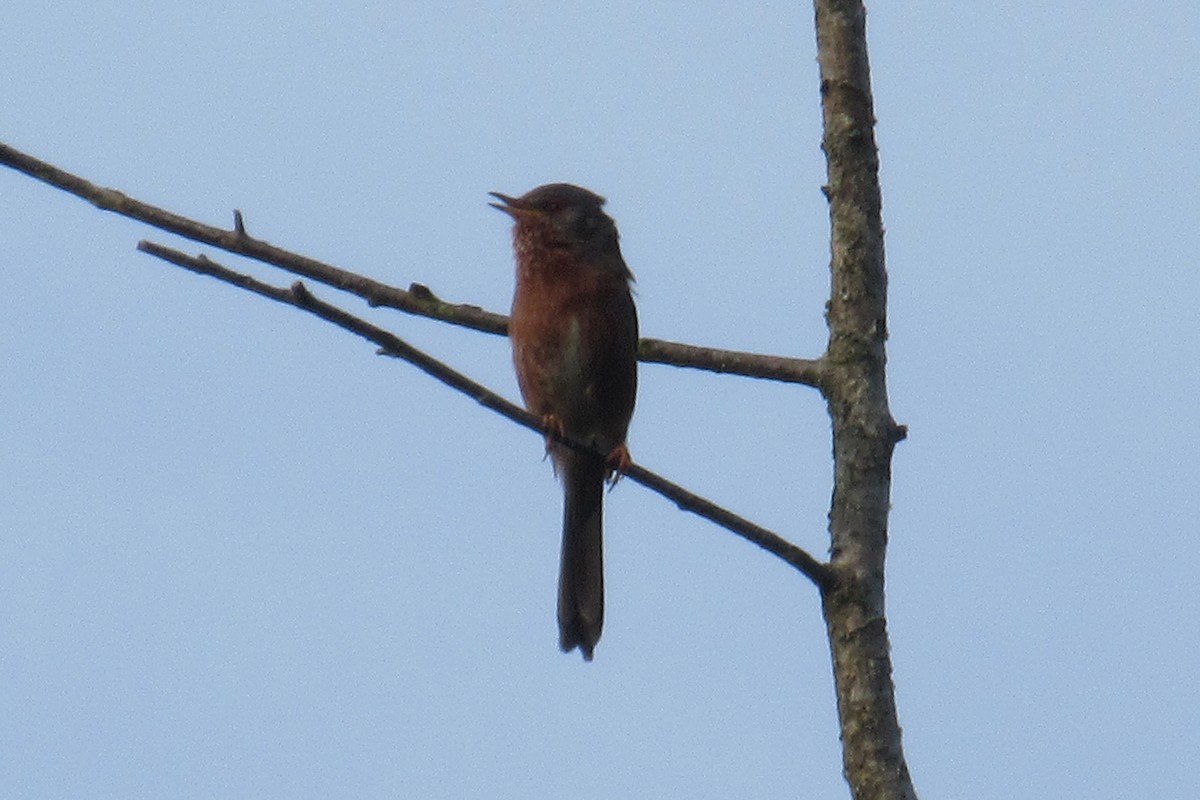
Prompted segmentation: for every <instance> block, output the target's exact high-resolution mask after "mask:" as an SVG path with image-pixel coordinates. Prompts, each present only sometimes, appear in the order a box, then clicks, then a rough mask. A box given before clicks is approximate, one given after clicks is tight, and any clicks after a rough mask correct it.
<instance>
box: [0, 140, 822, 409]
mask: <svg viewBox="0 0 1200 800" xmlns="http://www.w3.org/2000/svg"><path fill="white" fill-rule="evenodd" d="M0 164H3V165H5V166H8V167H11V168H12V169H14V170H16V171H18V172H22V173H24V174H26V175H29V176H31V177H34V178H37V179H38V180H40V181H43V182H45V183H48V184H50V185H51V186H54V187H57V188H59V189H62V190H63V191H65V192H69V193H71V194H73V195H76V196H77V197H81V198H83V199H84V200H87V201H88V202H90V203H92V204H93V205H95V206H96V207H98V208H101V209H104V210H105V211H111V212H113V213H115V214H120V215H121V216H124V217H129V218H130V219H136V220H138V221H139V222H144V223H146V224H147V225H151V226H153V227H155V228H159V229H161V230H164V231H169V232H170V233H175V234H178V235H180V236H182V237H184V238H186V239H191V240H192V241H194V242H201V243H203V244H208V245H212V246H213V247H217V248H219V249H221V250H225V251H226V252H229V253H235V254H237V255H241V256H246V257H247V258H253V259H255V260H257V261H261V262H263V263H266V264H270V265H272V266H275V267H279V268H280V269H282V270H286V271H287V272H291V273H293V274H295V275H300V276H302V277H305V278H309V279H311V280H314V281H317V282H318V283H323V284H325V285H326V286H332V287H333V288H335V289H341V290H342V291H346V292H349V293H351V294H354V295H357V296H359V297H361V298H362V299H364V300H366V301H367V303H369V304H370V305H372V306H385V307H387V308H395V309H397V310H399V311H404V312H406V313H409V314H416V315H419V316H423V317H430V318H432V319H437V320H441V321H442V322H448V323H450V324H452V325H461V326H463V327H466V328H472V329H474V330H478V331H483V332H485V333H492V334H498V335H506V334H507V333H508V317H506V316H505V315H503V314H497V313H495V312H493V311H486V310H484V309H482V308H480V307H479V306H475V305H470V304H463V303H449V302H446V301H445V300H442V299H441V298H439V297H438V296H437V295H435V294H434V293H433V292H432V291H430V289H429V288H428V287H426V286H423V285H422V284H419V283H414V284H412V285H411V286H409V288H408V290H407V291H405V290H404V289H400V288H398V287H396V286H389V285H388V284H386V283H381V282H379V281H375V280H372V279H370V278H367V277H365V276H363V275H359V274H357V273H354V272H350V271H348V270H345V269H341V268H340V267H335V266H333V265H332V264H327V263H324V262H322V261H317V260H316V259H314V258H309V257H307V256H303V255H300V254H299V253H293V252H291V251H289V250H284V249H283V248H281V247H276V246H275V245H273V244H270V243H268V242H265V241H263V240H261V239H255V238H254V237H252V236H249V235H248V234H247V233H246V225H245V221H244V219H243V216H242V212H241V211H235V212H234V227H233V229H232V230H223V229H221V228H216V227H213V226H211V225H205V224H203V223H201V222H197V221H195V220H192V219H188V218H187V217H183V216H180V215H179V214H174V213H172V212H170V211H167V210H165V209H162V208H159V207H157V206H153V205H150V204H149V203H144V202H142V201H141V200H136V199H134V198H132V197H129V196H128V195H125V194H123V193H122V192H119V191H117V190H115V189H107V188H105V187H102V186H97V185H95V184H93V183H91V182H89V181H86V180H84V179H83V178H81V177H79V176H78V175H73V174H71V173H70V172H67V171H65V170H63V169H59V168H58V167H56V166H54V165H52V164H48V163H46V162H44V161H40V160H39V159H36V158H34V157H33V156H30V155H27V154H25V153H22V152H20V151H18V150H15V149H14V148H12V147H9V146H8V145H6V144H3V143H0ZM638 353H639V358H641V359H642V360H643V361H647V362H653V363H660V364H671V365H674V366H677V367H691V368H693V369H703V370H707V371H709V372H719V373H728V374H733V375H744V376H747V377H751V378H764V379H768V380H776V381H783V382H786V383H799V384H804V385H806V386H814V387H815V386H819V385H820V381H821V375H822V372H823V366H824V364H823V362H822V360H820V359H803V358H790V357H787V356H772V355H760V354H757V353H746V352H739V351H735V350H721V349H717V348H711V347H698V346H695V345H686V344H679V343H677V342H669V341H664V340H660V339H643V340H642V341H641V343H640V345H639V348H638Z"/></svg>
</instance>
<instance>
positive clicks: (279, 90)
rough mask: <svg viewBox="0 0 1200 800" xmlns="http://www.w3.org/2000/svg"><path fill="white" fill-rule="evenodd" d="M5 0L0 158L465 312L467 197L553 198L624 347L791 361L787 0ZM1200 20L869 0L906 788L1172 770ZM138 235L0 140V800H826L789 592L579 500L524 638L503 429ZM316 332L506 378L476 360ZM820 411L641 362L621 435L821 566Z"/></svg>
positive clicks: (625, 504) (713, 538)
mask: <svg viewBox="0 0 1200 800" xmlns="http://www.w3.org/2000/svg"><path fill="white" fill-rule="evenodd" d="M12 5H13V7H12V8H10V9H8V10H7V14H6V17H7V22H8V29H9V30H10V31H11V32H12V33H11V35H10V36H9V37H6V38H7V39H8V41H7V42H6V46H5V47H4V49H3V50H2V51H0V71H2V72H3V74H4V75H6V76H7V80H6V81H5V82H4V84H3V86H2V87H0V107H3V108H4V109H5V110H6V113H4V114H3V115H0V120H2V124H0V140H3V141H5V142H6V143H8V144H10V145H12V146H14V147H17V148H19V149H23V150H26V151H27V152H30V153H32V154H34V155H37V156H39V157H41V158H44V159H46V160H49V161H51V162H53V163H55V164H58V165H59V166H62V167H64V168H66V169H70V170H73V171H76V172H78V173H80V174H82V175H84V176H86V177H88V178H89V179H91V180H94V181H96V182H98V183H101V184H104V185H110V186H115V187H117V188H120V189H122V190H124V191H126V192H128V193H130V194H132V195H134V196H136V197H139V198H141V199H143V200H146V201H149V202H152V203H155V204H158V205H161V206H164V207H167V208H170V209H172V210H175V211H177V212H179V213H183V214H186V215H190V216H194V217H196V218H199V219H201V220H204V221H207V222H210V223H214V224H225V225H229V224H230V221H231V215H232V209H234V208H240V209H242V210H243V212H244V213H245V215H246V221H247V225H248V227H249V229H250V231H251V233H252V234H254V235H256V236H259V237H262V238H265V239H267V240H269V241H271V242H274V243H276V244H279V245H282V246H285V247H288V248H289V249H293V250H297V251H300V252H304V253H307V254H309V255H312V256H314V257H317V258H322V259H326V260H329V261H332V262H334V263H336V264H338V265H340V266H343V267H345V268H348V269H352V270H355V271H359V272H363V273H366V274H369V275H371V276H373V277H376V278H378V279H380V280H384V281H387V282H391V283H395V284H398V285H407V284H408V283H410V282H413V281H418V282H422V283H425V284H427V285H429V286H430V287H431V288H432V289H433V290H434V291H435V292H437V293H438V294H440V295H441V296H443V297H445V298H447V299H449V300H453V301H458V302H471V303H476V304H479V305H482V306H484V307H487V308H491V309H495V310H504V309H506V308H507V305H508V302H509V296H510V292H511V285H512V263H511V254H510V250H509V241H508V222H507V220H506V219H505V218H504V217H503V216H502V215H500V214H497V213H496V212H495V211H493V210H492V209H489V208H488V207H487V205H486V203H487V201H488V197H487V194H486V193H487V192H488V191H492V190H496V191H502V192H506V193H510V194H513V193H520V192H523V191H525V190H527V189H529V188H531V187H533V186H535V185H537V184H539V183H543V182H547V181H552V180H566V181H572V182H576V183H580V184H582V185H585V186H588V187H589V188H592V189H594V190H596V191H598V192H600V193H602V194H604V195H606V196H608V197H609V199H610V202H609V206H608V209H609V211H610V213H612V215H613V216H614V217H615V218H616V219H617V222H618V224H619V226H620V229H621V233H622V244H623V248H624V252H625V255H626V259H627V260H628V262H629V264H630V266H631V268H632V269H633V271H634V272H635V273H636V275H637V277H638V284H637V287H638V303H639V310H640V314H641V323H642V330H643V333H644V334H645V335H648V336H655V337H662V338H670V339H676V340H681V341H688V342H693V343H697V344H707V345H715V346H721V347H730V348H737V349H749V350H759V351H765V352H779V353H789V354H794V355H799V356H815V355H817V354H819V353H820V352H821V350H822V349H823V346H824V339H825V333H826V332H825V328H824V322H823V320H822V317H821V313H822V309H823V305H824V302H825V298H826V296H827V293H828V271H827V263H828V238H827V236H828V234H827V215H826V208H825V204H824V200H823V198H822V197H821V194H820V191H819V187H820V185H821V183H822V182H823V179H824V163H823V159H822V156H821V153H820V149H819V140H820V130H819V109H818V96H817V91H816V66H815V62H814V56H815V52H814V45H813V33H812V26H811V19H810V18H811V10H810V8H809V7H808V6H807V5H805V4H803V3H801V4H785V3H776V4H760V5H758V6H756V7H755V8H754V9H753V10H746V9H738V10H734V9H732V8H729V7H726V6H724V5H719V4H715V3H701V4H699V5H696V4H692V5H689V6H687V7H686V8H685V7H684V6H682V5H678V6H676V5H674V4H659V5H656V6H654V7H653V8H650V9H646V8H643V7H641V6H640V5H636V4H630V5H628V6H622V5H621V4H616V5H614V6H613V7H611V8H600V7H597V6H595V5H588V4H578V5H562V4H540V3H521V4H515V5H508V6H499V5H495V6H493V5H485V4H462V3H460V4H439V5H438V6H437V7H436V8H434V6H433V4H423V5H421V6H419V7H413V6H412V5H411V4H379V5H353V6H350V7H347V6H345V5H333V4H330V5H320V4H309V3H306V4H283V3H258V4H249V5H247V4H209V5H207V6H204V7H200V6H195V5H192V6H188V5H179V4H167V5H163V4H155V3H107V4H94V5H93V6H88V7H80V6H77V5H76V4H55V3H50V4H46V3H38V4H33V3H22V2H17V3H15V4H12ZM1198 33H1200V9H1198V8H1197V7H1196V6H1195V4H1194V3H1185V2H1164V3H1160V4H1157V5H1156V6H1155V8H1154V13H1153V14H1151V13H1148V12H1146V11H1136V10H1133V9H1131V8H1130V7H1129V6H1128V5H1127V4H1118V3H1112V2H1099V3H1066V4H1059V5H1057V6H1041V5H1037V4H1018V3H994V4H986V5H978V4H977V5H976V6H969V5H966V4H962V3H946V2H931V3H920V4H918V3H893V4H883V3H881V4H875V5H873V6H872V8H871V13H870V17H869V37H870V45H871V56H872V65H873V77H874V86H875V95H876V110H877V115H878V117H879V126H878V131H877V134H878V140H879V144H880V147H881V157H882V180H883V187H884V213H885V223H886V226H887V247H888V266H889V273H890V279H891V317H890V323H891V333H892V339H891V342H890V349H889V354H890V364H889V370H890V372H889V381H890V391H891V400H892V408H893V413H894V415H895V416H896V418H897V419H898V420H899V421H900V422H902V423H904V424H906V425H908V426H909V430H910V437H909V439H908V440H907V441H906V442H904V443H903V444H902V445H901V446H900V447H899V448H898V450H897V453H896V459H895V464H894V487H893V515H892V527H891V531H892V546H891V550H890V559H889V574H888V589H889V594H888V599H889V624H890V631H891V635H892V642H893V649H894V652H893V656H894V661H895V670H896V681H897V692H898V699H899V707H900V718H901V723H902V725H903V726H904V731H905V745H906V748H907V753H908V757H909V764H910V767H911V769H912V772H913V776H914V779H915V781H916V785H917V787H918V790H919V791H920V792H921V794H922V796H924V797H930V798H933V797H958V796H971V797H976V798H1011V797H1015V796H1020V797H1046V798H1057V797H1065V796H1074V797H1089V798H1123V797H1130V796H1154V797H1160V798H1193V797H1195V796H1197V795H1198V794H1200V784H1198V783H1197V778H1196V776H1195V770H1194V768H1193V765H1194V764H1195V763H1196V761H1197V759H1200V736H1197V734H1196V729H1195V719H1196V717H1197V715H1198V713H1200V700H1197V693H1196V692H1195V691H1194V690H1193V686H1192V684H1193V680H1192V677H1191V675H1192V673H1193V672H1194V665H1195V664H1196V662H1197V660H1200V647H1198V645H1197V637H1196V636H1195V634H1194V629H1195V627H1196V623H1197V619H1198V618H1200V602H1198V601H1197V599H1196V592H1195V590H1194V585H1195V582H1196V581H1195V575H1196V573H1197V568H1198V567H1200V558H1198V557H1197V544H1196V531H1197V521H1196V520H1197V511H1198V503H1197V499H1196V498H1197V487H1198V486H1200V468H1198V467H1197V461H1196V458H1195V454H1196V452H1197V450H1198V449H1200V422H1198V419H1200V417H1198V415H1197V401H1196V397H1197V396H1198V394H1200V370H1198V369H1197V362H1198V360H1200V326H1198V325H1197V320H1198V313H1197V306H1198V305H1200V274H1198V272H1197V269H1196V253H1197V252H1198V251H1200V235H1198V234H1197V225H1196V219H1197V218H1198V217H1200V208H1198V206H1200V199H1198V192H1197V188H1196V187H1197V186H1198V185H1200V168H1198V167H1197V164H1198V161H1197V159H1196V158H1195V156H1194V152H1193V151H1194V146H1195V142H1196V141H1197V140H1200V114H1197V112H1196V100H1197V98H1198V97H1200V56H1198V55H1197V54H1198V53H1200V50H1198V49H1197V47H1196V42H1197V34H1198ZM143 237H147V238H156V239H157V240H159V241H163V242H165V243H168V244H173V245H177V246H180V245H181V243H180V242H178V241H177V240H173V239H172V237H169V236H166V235H158V234H156V233H154V232H153V231H151V230H149V229H146V228H145V227H143V226H139V225H136V224H134V223H132V222H129V221H127V220H123V219H120V218H117V217H115V216H112V215H108V214H103V213H101V212H98V211H96V210H95V209H93V208H91V207H90V206H88V205H87V204H85V203H83V202H81V201H79V200H76V199H73V198H70V197H68V196H66V195H64V194H62V193H60V192H56V191H53V190H51V189H49V188H48V187H45V186H42V185H40V184H38V183H36V182H34V181H32V180H30V179H28V178H25V177H23V176H19V175H17V174H15V173H12V172H9V171H4V172H0V265H2V268H0V342H2V343H3V348H2V350H0V407H2V408H3V409H4V414H3V417H0V441H3V442H4V446H3V447H0V609H2V611H0V636H2V637H3V641H4V645H3V647H2V648H0V785H4V786H5V787H7V788H6V790H5V792H4V794H5V795H6V796H11V797H38V798H42V797H45V798H56V797H64V798H65V797H97V798H99V797H122V798H139V797H145V798H150V797H205V798H211V797H262V798H271V797H289V798H293V797H301V798H303V797H314V798H315V797H328V796H340V795H345V794H353V795H355V796H360V797H395V796H410V797H429V798H438V797H446V798H452V797H454V798H457V797H484V796H486V797H530V796H552V795H570V796H573V797H577V798H591V797H597V798H599V797H619V796H648V797H664V796H688V797H697V798H703V797H722V798H724V797H730V796H734V797H737V796H748V795H749V796H762V797H777V796H804V797H830V798H834V797H844V796H846V791H845V787H844V784H843V782H842V779H841V776H840V754H839V749H838V741H837V727H836V718H835V714H834V701H833V689H832V680H831V676H830V669H829V656H828V647H827V644H826V641H825V638H824V630H823V625H822V622H821V618H820V612H819V607H818V603H817V598H816V594H815V591H814V590H813V589H812V587H811V586H809V585H808V584H806V582H805V581H804V580H803V579H802V578H801V577H800V576H798V575H796V574H794V573H792V572H791V571H789V570H788V569H787V568H786V567H784V566H783V565H782V564H780V563H777V562H776V561H774V560H772V559H771V558H769V557H767V556H766V555H764V554H763V553H761V552H759V551H757V550H756V549H755V548H753V547H752V546H750V545H747V544H745V543H744V542H742V541H740V540H737V539H735V538H734V537H732V536H731V535H729V534H727V533H724V532H722V531H720V530H717V529H714V528H713V527H712V526H710V525H708V524H706V523H704V522H702V521H700V520H698V519H696V518H694V517H691V516H689V515H685V514H683V513H681V512H679V511H678V510H676V509H675V508H674V507H673V506H671V505H670V504H668V503H666V502H664V501H663V500H662V499H660V498H658V497H656V496H653V495H650V494H648V493H647V492H645V491H644V490H642V489H640V488H639V487H637V486H635V485H633V484H631V483H626V484H622V485H621V486H619V487H618V488H617V489H616V490H615V491H614V492H613V493H612V494H610V495H609V497H608V502H607V509H606V514H607V517H606V548H607V552H606V555H607V585H608V614H607V619H606V626H605V634H604V638H603V639H602V640H601V642H600V645H599V647H598V648H597V650H596V660H595V662H594V663H592V664H583V663H582V662H581V661H580V659H579V658H578V656H577V655H574V654H573V655H570V656H566V655H562V654H560V653H559V652H558V650H557V648H556V646H555V641H556V639H555V637H556V633H555V626H554V613H553V604H554V591H555V589H554V584H555V570H556V567H557V563H556V562H557V553H558V542H557V539H558V532H559V531H558V528H559V514H560V510H559V502H560V499H559V490H558V487H557V485H556V484H555V481H554V479H553V477H552V475H551V472H550V468H549V465H548V464H547V463H545V462H543V461H542V459H541V444H540V442H539V440H538V439H537V437H536V436H533V435H531V434H529V433H527V432H525V431H522V430H520V429H517V428H516V427H514V426H512V425H510V424H507V423H505V422H503V421H502V420H500V419H499V418H497V417H495V416H494V415H492V414H490V413H488V412H486V411H484V410H482V409H481V408H479V407H477V406H476V405H475V404H473V403H472V402H470V401H469V400H466V399H463V398H461V397H459V396H457V395H454V394H453V393H451V392H450V391H449V390H447V389H445V388H444V387H442V386H440V385H435V384H434V383H432V382H431V381H430V380H428V379H427V378H425V377H424V376H423V375H421V374H420V373H418V372H416V371H415V370H413V369H412V368H410V367H407V366H406V365H404V364H402V363H399V362H393V361H391V360H387V359H382V358H379V357H376V356H375V355H373V350H372V348H371V347H370V346H368V345H365V344H363V343H361V342H360V341H357V340H355V339H353V338H352V337H350V336H348V335H345V334H343V333H340V332H338V331H337V330H335V329H333V328H331V327H329V326H327V325H324V324H322V323H320V322H318V321H316V320H314V319H311V318H306V317H305V316H304V315H301V314H299V313H296V312H294V311H291V310H288V309H286V308H282V307H276V306H274V305H272V304H268V303H267V302H265V301H261V300H258V299H255V298H252V297H250V296H248V295H243V294H240V293H239V292H237V291H235V290H233V289H231V288H229V287H226V286H224V285H221V284H219V283H217V282H215V281H211V280H207V279H202V278H198V277H196V276H193V275H191V274H188V273H185V272H182V271H180V270H178V269H175V268H172V267H169V266H166V265H164V264H161V263H159V262H156V261H155V260H153V259H150V258H148V257H147V256H144V255H141V254H139V253H137V252H135V250H134V249H133V247H134V244H135V243H136V242H137V240H138V239H140V238H143ZM181 246H183V248H184V249H187V250H190V251H198V250H199V248H196V247H195V246H189V245H186V244H182V245H181ZM209 254H210V255H214V256H215V255H217V254H214V253H211V252H209ZM225 260H226V262H227V263H230V264H231V265H232V266H234V267H235V268H238V269H243V270H251V271H254V272H255V273H256V274H258V275H260V276H266V277H274V278H275V279H276V280H277V281H280V282H287V281H288V278H287V277H286V276H278V275H276V276H272V273H271V272H270V271H269V270H267V269H265V268H262V267H258V266H255V265H249V264H245V263H240V262H237V261H236V260H234V259H231V258H229V259H225ZM318 293H319V294H320V295H321V296H323V297H325V298H327V299H335V300H336V299H341V300H342V301H343V302H345V303H346V304H347V305H348V306H350V307H351V308H355V309H361V306H359V305H356V304H355V303H354V302H353V301H352V300H347V299H345V298H337V297H336V295H334V294H333V293H332V292H331V291H329V290H321V289H318ZM363 313H364V314H366V315H367V316H369V317H370V318H371V319H373V320H375V321H378V322H380V323H381V324H385V325H386V326H387V327H389V328H391V329H392V330H394V331H395V332H396V333H398V334H399V335H401V336H402V337H405V338H406V339H408V340H410V341H412V342H413V343H415V344H417V345H419V346H421V347H423V348H425V349H427V350H428V351H429V352H431V353H433V354H434V355H436V356H438V357H440V358H443V359H445V360H446V361H448V362H450V363H451V364H453V365H455V366H456V367H458V368H460V369H463V370H465V371H467V372H468V373H470V374H472V375H473V376H475V377H477V378H478V379H480V380H481V381H483V382H485V383H487V384H489V385H491V386H493V387H495V388H497V389H498V390H500V391H502V392H504V393H505V394H507V395H509V396H510V397H516V387H515V380H514V379H513V377H512V374H511V367H510V364H509V356H508V347H507V342H505V341H504V340H503V339H500V338H497V337H489V336H485V335H481V334H476V333H472V332H468V331H461V330H456V329H452V328H449V327H447V326H445V325H440V324H436V323H431V322H428V321H424V320H417V319H411V318H407V317H404V316H402V315H397V314H394V313H389V312H386V311H379V310H375V311H370V310H365V311H363ZM828 428H829V426H828V419H827V417H826V416H825V413H824V408H823V405H822V403H821V401H820V399H819V398H818V397H817V396H816V394H815V393H814V392H812V391H811V390H807V389H804V388H801V387H784V386H780V385H776V384H770V383H765V382H757V381H750V380H746V379H738V378H732V377H720V376H711V375H704V374H699V373H695V372H691V371H684V370H678V369H675V368H670V367H664V366H655V365H644V366H643V367H642V371H641V394H640V397H639V404H638V410H637V413H636V415H635V419H634V423H633V426H632V429H631V432H630V447H631V450H632V452H633V455H634V457H635V459H637V460H638V461H639V462H641V463H643V464H644V465H646V466H647V467H650V468H651V469H655V470H657V471H660V472H662V473H664V474H666V475H668V476H669V477H671V478H672V479H674V480H677V481H679V482H681V483H683V484H685V485H687V486H689V487H691V488H692V489H694V490H696V491H699V492H702V493H705V494H708V495H709V496H711V497H712V498H713V499H715V500H717V501H718V502H723V503H726V504H728V505H730V506H731V507H733V508H734V509H735V510H737V511H739V512H741V513H744V514H746V515H747V516H750V517H752V518H754V519H755V520H757V521H759V522H761V523H763V524H765V525H768V526H771V527H773V528H775V529H777V530H779V531H780V532H781V533H783V534H785V535H787V536H788V537H789V538H791V539H793V540H794V541H796V542H797V543H798V544H800V545H802V546H804V547H806V548H808V549H809V550H810V551H812V552H815V553H818V554H823V553H824V552H825V548H826V546H827V536H826V531H825V523H826V519H825V514H826V512H827V508H828V501H829V490H830V461H829V430H828Z"/></svg>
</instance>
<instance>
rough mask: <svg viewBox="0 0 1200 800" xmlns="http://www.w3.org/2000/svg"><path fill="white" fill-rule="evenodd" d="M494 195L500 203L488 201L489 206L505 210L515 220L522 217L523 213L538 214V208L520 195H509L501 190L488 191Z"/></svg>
mask: <svg viewBox="0 0 1200 800" xmlns="http://www.w3.org/2000/svg"><path fill="white" fill-rule="evenodd" d="M488 194H490V195H491V196H492V197H494V198H496V199H497V200H499V201H500V202H499V203H488V205H489V206H491V207H492V208H495V209H497V210H499V211H503V212H504V213H505V214H508V215H509V216H510V217H512V218H513V219H515V220H519V219H521V217H522V215H527V214H536V213H538V210H537V209H536V208H534V207H533V206H531V205H529V204H528V203H526V202H525V201H524V200H522V199H521V198H519V197H509V196H508V195H506V194H500V193H499V192H488Z"/></svg>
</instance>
